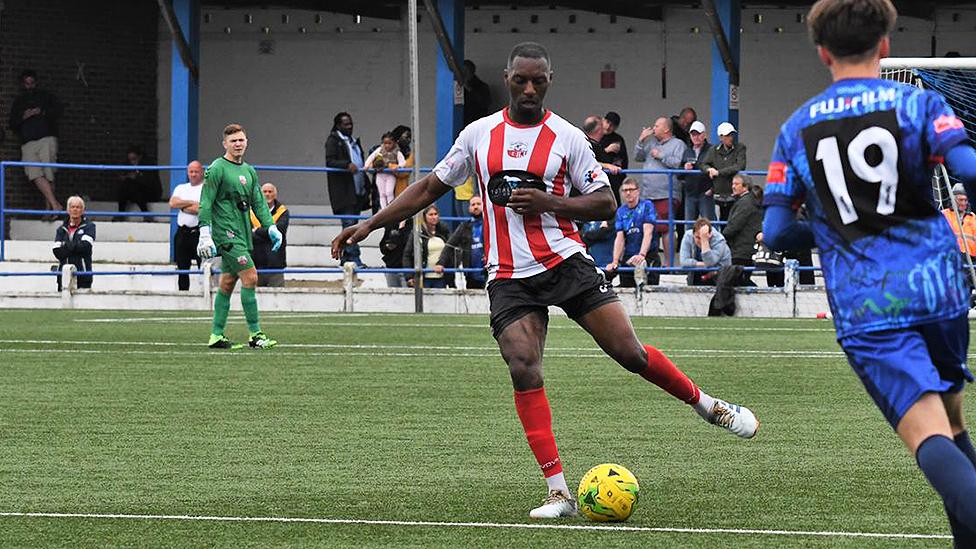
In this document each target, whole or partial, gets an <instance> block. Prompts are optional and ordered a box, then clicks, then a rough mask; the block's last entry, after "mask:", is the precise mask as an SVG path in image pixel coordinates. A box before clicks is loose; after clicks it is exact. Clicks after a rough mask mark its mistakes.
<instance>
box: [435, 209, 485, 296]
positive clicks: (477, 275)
mask: <svg viewBox="0 0 976 549" xmlns="http://www.w3.org/2000/svg"><path fill="white" fill-rule="evenodd" d="M483 211H484V204H483V203H482V200H481V197H480V196H472V197H471V200H469V201H468V213H470V214H471V221H465V222H464V223H461V224H460V225H458V227H457V228H456V229H454V232H453V233H451V237H450V238H449V239H448V240H447V247H446V248H444V251H443V252H441V257H440V259H439V260H438V261H437V265H435V266H434V270H435V271H437V272H438V273H442V272H444V268H445V267H447V268H451V267H463V268H465V269H481V270H480V271H478V272H472V273H464V280H465V283H466V284H465V287H466V288H467V289H469V290H481V289H484V287H485V277H486V275H487V272H486V271H485V243H484V219H483V218H482V217H481V214H482V213H483Z"/></svg>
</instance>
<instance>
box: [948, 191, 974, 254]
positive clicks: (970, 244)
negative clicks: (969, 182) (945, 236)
mask: <svg viewBox="0 0 976 549" xmlns="http://www.w3.org/2000/svg"><path fill="white" fill-rule="evenodd" d="M952 198H953V200H955V201H956V207H957V208H958V209H959V213H960V214H962V223H961V225H962V234H960V232H959V225H960V223H959V218H958V217H956V212H955V210H953V209H952V208H951V207H950V208H946V209H944V210H942V215H944V216H945V218H946V221H948V222H949V226H950V227H952V232H953V234H955V235H956V242H958V244H959V251H960V252H962V253H964V254H969V256H970V257H974V258H976V214H974V213H973V212H971V211H969V197H968V196H966V188H965V187H963V185H962V183H956V184H955V185H954V186H953V187H952Z"/></svg>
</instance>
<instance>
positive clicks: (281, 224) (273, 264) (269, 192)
mask: <svg viewBox="0 0 976 549" xmlns="http://www.w3.org/2000/svg"><path fill="white" fill-rule="evenodd" d="M261 194H263V195H264V201H265V202H266V203H267V204H268V211H269V212H270V213H271V220H272V221H274V226H275V227H278V232H280V233H281V246H280V247H279V248H278V249H277V250H275V249H273V248H274V243H273V242H272V241H271V237H270V236H269V235H268V228H267V227H262V226H261V221H259V220H258V217H257V216H256V215H254V210H251V228H252V229H254V232H253V233H252V234H251V236H252V237H253V238H254V252H253V253H252V254H251V255H252V257H253V258H254V266H255V267H256V268H258V269H284V268H285V267H287V266H288V258H287V257H286V255H285V248H286V247H287V246H288V220H289V219H290V218H291V213H290V212H289V211H288V208H287V207H285V205H284V204H282V203H281V202H278V187H275V186H274V184H273V183H265V184H264V185H261ZM284 285H285V273H258V286H272V287H276V288H281V287H283V286H284Z"/></svg>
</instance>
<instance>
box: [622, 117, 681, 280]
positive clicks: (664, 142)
mask: <svg viewBox="0 0 976 549" xmlns="http://www.w3.org/2000/svg"><path fill="white" fill-rule="evenodd" d="M672 131H673V123H672V122H671V119H670V118H665V117H661V118H658V119H657V120H656V121H655V122H654V126H653V127H651V128H644V129H643V130H641V133H640V136H639V137H638V138H637V144H636V145H634V161H635V162H643V165H642V166H641V167H642V168H643V169H645V170H674V169H678V168H680V167H681V165H682V164H681V159H682V158H684V155H685V149H686V148H687V147H685V144H684V143H683V142H682V141H681V140H680V139H675V138H674V134H673V133H672ZM670 181H671V178H670V177H669V176H668V175H667V174H660V173H658V174H643V175H641V182H640V189H641V193H640V194H641V198H647V199H650V200H651V202H653V203H654V209H655V212H656V214H657V219H658V221H661V223H658V224H657V225H656V226H655V227H654V231H655V232H656V233H657V234H659V235H661V236H663V237H664V238H663V241H664V242H663V244H664V246H663V247H664V258H663V261H664V265H666V266H669V267H670V266H671V241H672V238H673V236H674V235H673V234H671V228H670V227H669V226H668V225H667V224H666V223H663V221H665V220H668V219H674V218H675V217H677V216H676V212H677V211H678V207H679V206H680V205H681V202H680V197H681V182H680V181H675V185H674V188H671V186H670V184H669V182H670ZM669 199H670V200H669Z"/></svg>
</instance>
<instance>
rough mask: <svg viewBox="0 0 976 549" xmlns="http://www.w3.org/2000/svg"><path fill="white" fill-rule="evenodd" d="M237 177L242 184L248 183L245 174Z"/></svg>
mask: <svg viewBox="0 0 976 549" xmlns="http://www.w3.org/2000/svg"><path fill="white" fill-rule="evenodd" d="M237 179H238V181H240V182H241V185H247V178H246V177H244V176H243V175H239V176H237Z"/></svg>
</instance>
